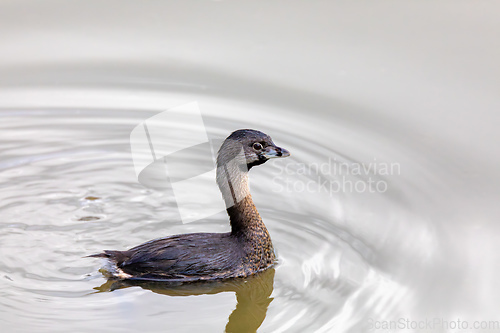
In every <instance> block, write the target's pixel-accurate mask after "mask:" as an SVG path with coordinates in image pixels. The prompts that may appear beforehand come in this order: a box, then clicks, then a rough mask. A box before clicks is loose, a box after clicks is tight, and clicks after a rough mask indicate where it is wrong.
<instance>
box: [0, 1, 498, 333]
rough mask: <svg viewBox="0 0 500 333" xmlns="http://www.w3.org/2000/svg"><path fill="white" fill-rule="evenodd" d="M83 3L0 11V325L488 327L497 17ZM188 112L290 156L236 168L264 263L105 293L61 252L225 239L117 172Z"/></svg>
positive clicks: (187, 160)
mask: <svg viewBox="0 0 500 333" xmlns="http://www.w3.org/2000/svg"><path fill="white" fill-rule="evenodd" d="M90 3H93V2H89V1H86V2H73V3H71V4H68V3H65V2H61V1H48V2H45V4H43V5H42V4H39V3H37V2H31V1H19V2H4V3H3V4H2V5H1V7H2V10H0V13H1V14H0V22H2V23H0V29H1V31H2V33H4V35H5V36H6V38H3V39H2V40H1V41H0V50H1V52H0V86H1V87H0V154H1V155H0V183H1V191H0V251H1V252H0V321H1V327H2V332H33V331H36V332H67V331H74V332H90V331H94V330H106V331H111V332H124V331H125V332H136V331H139V330H142V331H145V332H192V331H195V330H196V331H203V332H222V331H224V330H227V331H230V332H252V331H255V330H258V331H259V332H365V331H376V332H389V331H391V329H392V331H404V332H420V331H432V332H455V331H460V329H462V331H474V332H482V331H484V332H491V331H500V326H497V325H498V322H499V321H500V317H499V316H498V311H497V310H498V306H499V305H500V303H499V301H498V300H499V299H500V293H499V289H498V278H499V277H500V274H499V273H500V266H499V260H498V253H499V250H500V248H499V245H498V236H499V230H498V229H499V227H498V216H499V213H500V211H499V209H498V199H499V195H498V188H499V185H500V182H499V177H498V175H497V169H498V165H499V162H500V156H499V154H498V152H497V151H498V149H497V148H496V147H495V145H496V143H497V142H498V139H499V134H498V130H497V127H498V124H499V116H498V110H499V108H500V100H499V98H498V86H499V82H498V78H499V77H500V75H499V74H500V67H499V65H498V61H497V60H496V59H498V56H499V54H498V53H499V51H500V47H498V42H497V41H496V37H495V36H497V33H498V31H500V29H499V28H500V27H499V23H498V20H497V19H496V18H495V15H493V13H494V10H493V9H494V8H493V7H495V6H496V9H498V5H493V4H490V5H487V4H486V3H483V4H482V5H481V6H479V5H477V4H473V3H472V2H467V1H465V2H460V3H455V2H454V3H453V5H451V2H450V3H448V2H445V1H442V2H439V3H436V4H435V5H434V6H433V5H423V4H419V3H417V2H415V3H412V2H407V3H406V4H404V5H403V4H394V3H392V4H390V3H383V4H380V5H379V6H377V7H375V6H374V5H372V4H371V3H368V2H366V3H364V2H358V3H357V4H353V3H349V4H348V3H345V4H340V3H339V4H336V5H334V4H325V3H320V2H315V3H312V4H305V3H298V2H297V3H295V2H294V3H293V4H289V3H285V2H276V3H273V4H264V3H260V4H254V3H251V2H243V3H241V4H239V7H236V6H235V5H234V4H231V3H225V2H191V1H186V2H184V3H183V4H175V5H174V4H160V3H148V4H141V5H140V4H132V3H127V4H126V5H125V4H123V3H121V2H120V3H119V2H116V3H113V2H110V3H109V4H107V5H106V7H102V5H101V4H98V3H97V2H96V3H94V5H95V7H94V6H92V5H89V4H90ZM361 4H363V6H362V5H361ZM488 6H491V8H490V7H488ZM63 13H64V15H63ZM278 14H279V15H278ZM417 14H418V15H421V16H422V17H425V19H416V18H415V15H417ZM445 14H446V15H445ZM255 24H258V25H257V26H256V25H255ZM297 25H298V26H297ZM325 31H328V32H329V33H325ZM192 101H197V102H198V103H199V106H200V110H201V113H202V116H203V121H204V125H205V129H206V132H207V135H208V136H209V138H210V139H213V140H215V141H217V140H219V141H220V140H221V139H223V138H225V137H226V136H227V135H228V134H229V133H230V132H231V131H233V130H235V129H239V128H254V129H258V130H261V131H263V132H265V133H268V134H270V135H271V136H272V137H273V139H274V141H275V143H276V144H277V145H280V146H282V147H285V148H286V149H288V150H289V151H290V152H291V153H292V156H291V157H289V158H287V159H283V160H276V161H271V162H269V163H267V164H265V165H263V166H260V167H258V168H254V169H252V170H251V173H250V179H251V189H252V193H253V196H254V201H255V203H256V205H257V207H258V209H259V211H260V213H261V215H262V217H263V219H264V221H265V223H266V225H267V226H268V229H269V231H270V233H271V236H272V239H273V243H274V245H275V248H276V250H277V252H278V257H279V264H278V266H277V267H276V268H275V270H271V271H269V272H266V273H265V274H261V275H258V276H255V277H252V278H249V279H245V280H236V281H230V282H228V283H222V284H219V283H216V284H210V285H194V286H179V287H172V286H165V285H161V284H156V285H124V284H122V285H120V284H116V283H112V282H111V281H107V280H106V279H105V278H104V277H103V276H102V275H101V273H99V272H98V270H99V268H100V262H99V261H98V260H96V259H89V258H82V257H84V256H85V255H88V254H92V253H96V252H99V251H101V250H103V249H126V248H129V247H132V246H134V245H137V244H140V243H142V242H145V241H147V240H150V239H153V238H157V237H161V236H167V235H172V234H177V233H188V232H225V231H227V230H228V228H229V225H228V221H227V217H226V216H225V214H224V212H222V213H219V214H215V215H212V216H209V217H207V218H204V219H202V220H199V221H196V222H192V223H182V220H181V218H180V215H179V211H178V202H176V198H175V196H174V195H173V194H172V191H171V190H169V189H162V188H158V187H151V186H145V185H144V184H141V183H140V182H139V181H138V179H137V177H136V174H135V171H134V164H133V159H132V153H131V148H130V133H131V131H132V130H133V128H134V127H135V126H137V125H139V124H141V123H142V122H143V121H145V120H146V119H148V118H151V117H152V116H155V115H157V114H159V113H161V112H162V111H164V110H167V109H169V108H172V107H176V106H179V105H182V104H184V103H188V102H192ZM170 125H171V126H172V127H173V128H181V129H182V130H183V131H186V132H190V131H195V130H196V128H195V127H194V125H193V124H190V123H172V124H170ZM183 158H184V159H183V160H181V161H180V163H181V164H180V165H181V166H182V165H184V166H185V167H186V168H189V166H191V165H196V164H197V163H199V162H200V159H201V158H200V157H199V156H197V155H196V154H195V153H191V154H186V155H185V156H184V157H183ZM183 163H184V164H183ZM221 200H222V199H221ZM193 214H196V211H195V210H194V211H193ZM386 325H388V326H390V325H398V326H394V327H387V326H386ZM422 325H424V326H422ZM425 325H427V326H425ZM464 325H467V327H466V326H464ZM474 325H476V326H477V327H476V326H474ZM466 329H468V330H466Z"/></svg>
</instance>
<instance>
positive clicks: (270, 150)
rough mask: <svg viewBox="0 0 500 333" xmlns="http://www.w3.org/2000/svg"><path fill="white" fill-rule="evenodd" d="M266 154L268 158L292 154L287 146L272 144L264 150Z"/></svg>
mask: <svg viewBox="0 0 500 333" xmlns="http://www.w3.org/2000/svg"><path fill="white" fill-rule="evenodd" d="M264 156H265V157H267V158H277V157H287V156H290V152H289V151H288V150H286V149H285V148H280V147H276V146H270V147H267V149H266V151H264Z"/></svg>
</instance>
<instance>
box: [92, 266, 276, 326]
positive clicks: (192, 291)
mask: <svg viewBox="0 0 500 333" xmlns="http://www.w3.org/2000/svg"><path fill="white" fill-rule="evenodd" d="M273 284H274V268H271V269H268V270H266V271H264V272H261V273H258V274H255V275H252V276H250V277H247V278H236V279H229V280H224V281H207V282H191V283H169V282H156V281H155V282H151V281H130V280H112V279H110V280H108V281H107V282H106V283H104V284H103V285H102V286H100V287H97V288H95V289H96V290H99V291H100V292H106V291H113V290H117V289H122V288H128V287H135V286H138V287H141V288H143V289H148V290H151V291H152V292H155V293H157V294H163V295H168V296H193V295H206V294H218V293H222V292H235V293H236V300H237V304H236V308H235V309H234V310H233V312H232V313H231V315H230V316H229V320H228V323H227V325H226V332H256V331H257V329H258V328H259V327H260V325H261V324H262V322H263V321H264V319H265V318H266V312H267V308H268V306H269V304H270V303H271V302H272V300H273V299H272V298H271V297H270V296H271V293H272V292H273Z"/></svg>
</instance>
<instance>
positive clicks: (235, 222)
mask: <svg viewBox="0 0 500 333" xmlns="http://www.w3.org/2000/svg"><path fill="white" fill-rule="evenodd" d="M217 184H218V185H219V189H220V191H221V193H222V197H223V198H224V202H225V203H226V210H227V213H228V215H229V220H230V222H231V232H232V233H233V234H251V233H252V232H254V231H256V230H261V231H265V233H266V234H267V229H266V226H265V225H264V223H263V222H262V219H261V217H260V215H259V212H258V211H257V208H256V207H255V205H254V203H253V200H252V196H251V195H250V187H249V182H248V171H247V170H246V169H245V168H241V167H239V166H238V165H235V164H233V165H231V164H221V165H218V167H217Z"/></svg>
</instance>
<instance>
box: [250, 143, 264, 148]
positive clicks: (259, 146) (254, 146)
mask: <svg viewBox="0 0 500 333" xmlns="http://www.w3.org/2000/svg"><path fill="white" fill-rule="evenodd" d="M252 147H253V149H255V150H261V149H262V145H261V144H260V143H258V142H255V143H254V144H253V145H252Z"/></svg>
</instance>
